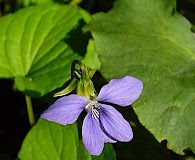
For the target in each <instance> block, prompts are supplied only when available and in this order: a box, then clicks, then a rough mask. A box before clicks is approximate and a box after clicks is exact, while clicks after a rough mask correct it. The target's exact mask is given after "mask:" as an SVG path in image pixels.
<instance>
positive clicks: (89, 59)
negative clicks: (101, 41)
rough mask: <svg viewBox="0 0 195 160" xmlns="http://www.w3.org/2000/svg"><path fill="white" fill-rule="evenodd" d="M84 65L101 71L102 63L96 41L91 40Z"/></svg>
mask: <svg viewBox="0 0 195 160" xmlns="http://www.w3.org/2000/svg"><path fill="white" fill-rule="evenodd" d="M82 63H83V64H84V65H86V66H87V67H89V68H91V69H96V70H98V69H100V67H101V62H100V61H99V58H98V54H97V52H96V50H95V46H94V41H93V40H92V39H90V40H89V43H88V46H87V53H86V55H85V57H84V59H83V60H82Z"/></svg>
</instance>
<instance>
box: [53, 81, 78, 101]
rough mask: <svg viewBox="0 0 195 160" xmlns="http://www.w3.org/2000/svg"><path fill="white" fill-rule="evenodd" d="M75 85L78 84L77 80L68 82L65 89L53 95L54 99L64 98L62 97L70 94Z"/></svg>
mask: <svg viewBox="0 0 195 160" xmlns="http://www.w3.org/2000/svg"><path fill="white" fill-rule="evenodd" d="M77 83H78V79H77V78H73V79H72V81H71V82H70V84H69V85H68V86H67V87H66V88H65V89H63V90H61V91H59V92H57V93H55V94H54V97H58V96H64V95H66V94H68V93H70V92H72V91H73V90H74V89H75V88H76V87H77Z"/></svg>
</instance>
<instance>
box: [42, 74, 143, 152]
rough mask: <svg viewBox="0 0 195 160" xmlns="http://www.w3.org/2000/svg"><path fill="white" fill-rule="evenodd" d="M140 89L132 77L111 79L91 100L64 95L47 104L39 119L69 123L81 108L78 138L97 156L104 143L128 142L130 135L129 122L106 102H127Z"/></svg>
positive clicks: (138, 93) (136, 96)
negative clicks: (80, 137) (80, 133)
mask: <svg viewBox="0 0 195 160" xmlns="http://www.w3.org/2000/svg"><path fill="white" fill-rule="evenodd" d="M142 88H143V84H142V82H141V81H140V80H138V79H136V78H134V77H130V76H125V77H123V78H120V79H113V80H111V81H110V82H109V83H108V84H107V85H105V86H103V87H102V88H101V90H100V93H99V95H98V96H97V98H95V99H94V100H89V99H87V98H86V97H82V96H78V95H75V94H72V95H69V96H64V97H62V98H59V99H58V100H57V101H56V102H55V103H54V104H53V105H51V106H50V107H49V108H48V109H47V110H46V111H45V112H44V113H43V114H42V115H41V118H43V119H46V120H49V121H52V122H56V123H59V124H62V125H66V124H72V123H74V122H75V121H76V120H77V119H78V116H79V115H80V113H81V112H82V110H83V109H84V108H85V110H86V111H87V115H86V117H85V118H84V121H83V126H82V141H83V144H84V145H85V148H86V149H87V151H88V152H89V153H90V154H91V155H100V154H101V152H102V150H103V148H104V143H106V142H110V143H115V142H116V141H122V142H128V141H130V140H131V139H132V138H133V132H132V129H131V127H130V125H129V123H128V122H127V121H126V120H125V119H124V118H123V116H122V115H121V114H120V113H119V112H118V111H117V110H116V109H115V108H113V107H112V106H111V105H109V104H108V103H113V104H117V105H120V106H122V107H125V106H128V105H131V104H132V103H133V102H134V101H136V100H137V99H138V97H139V96H140V94H141V92H142ZM104 102H108V103H107V104H105V103H104Z"/></svg>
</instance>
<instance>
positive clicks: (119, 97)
mask: <svg viewBox="0 0 195 160" xmlns="http://www.w3.org/2000/svg"><path fill="white" fill-rule="evenodd" d="M142 89H143V84H142V81H140V80H139V79H137V78H134V77H130V76H125V77H123V78H120V79H113V80H111V81H110V82H109V83H108V84H107V85H105V86H103V87H102V89H101V90H100V93H99V95H98V97H97V99H96V100H97V101H103V102H110V103H114V104H117V105H120V106H123V107H124V106H128V105H130V104H132V103H133V102H134V101H136V100H137V99H138V98H139V96H140V94H141V92H142Z"/></svg>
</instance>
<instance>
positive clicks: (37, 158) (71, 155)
mask: <svg viewBox="0 0 195 160" xmlns="http://www.w3.org/2000/svg"><path fill="white" fill-rule="evenodd" d="M78 145H79V140H78V133H77V125H76V123H75V124H72V125H66V126H62V125H59V124H56V123H51V122H48V121H46V120H42V119H39V121H38V122H37V124H36V125H35V126H34V127H33V128H32V129H31V131H30V132H29V133H28V135H27V136H26V138H25V140H24V142H23V144H22V148H21V150H20V152H19V154H18V157H19V159H21V160H54V159H55V160H62V159H77V152H78Z"/></svg>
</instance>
